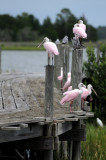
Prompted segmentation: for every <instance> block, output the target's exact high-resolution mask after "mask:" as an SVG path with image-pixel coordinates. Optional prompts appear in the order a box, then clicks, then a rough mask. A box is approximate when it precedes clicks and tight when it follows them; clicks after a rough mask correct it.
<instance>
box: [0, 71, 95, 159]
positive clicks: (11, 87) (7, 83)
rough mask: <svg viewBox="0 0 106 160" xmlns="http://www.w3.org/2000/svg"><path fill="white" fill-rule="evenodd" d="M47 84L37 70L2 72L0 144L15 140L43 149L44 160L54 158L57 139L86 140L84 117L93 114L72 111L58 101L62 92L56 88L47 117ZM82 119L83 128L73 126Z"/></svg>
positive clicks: (19, 144)
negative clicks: (45, 107) (45, 101)
mask: <svg viewBox="0 0 106 160" xmlns="http://www.w3.org/2000/svg"><path fill="white" fill-rule="evenodd" d="M44 88H45V81H44V78H42V77H37V76H36V74H22V73H20V74H17V73H14V74H7V73H6V74H1V75H0V145H1V144H4V143H7V142H8V143H12V142H13V143H12V144H13V145H14V147H16V146H17V144H18V146H21V147H23V148H24V149H27V148H28V149H33V150H42V151H43V152H44V153H45V154H44V155H45V156H44V160H52V159H53V157H52V154H50V153H51V152H53V150H57V147H58V140H60V141H85V140H86V129H85V126H84V124H83V122H82V120H83V119H87V118H89V117H93V116H94V114H93V113H91V112H83V111H79V112H78V111H74V112H73V113H70V112H69V110H70V108H69V106H68V105H67V106H61V105H60V104H59V101H60V99H61V97H62V95H61V92H59V91H58V90H57V89H56V88H54V114H53V118H52V119H51V118H49V117H45V113H44V99H45V97H44ZM79 121H80V122H81V128H80V129H78V128H73V126H74V125H76V124H77V123H78V122H79ZM23 141H24V143H23ZM14 142H15V143H14ZM47 155H48V156H47Z"/></svg>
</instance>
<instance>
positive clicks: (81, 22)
mask: <svg viewBox="0 0 106 160" xmlns="http://www.w3.org/2000/svg"><path fill="white" fill-rule="evenodd" d="M78 25H79V27H81V28H83V29H84V31H86V25H85V24H84V23H83V21H82V20H79V21H78Z"/></svg>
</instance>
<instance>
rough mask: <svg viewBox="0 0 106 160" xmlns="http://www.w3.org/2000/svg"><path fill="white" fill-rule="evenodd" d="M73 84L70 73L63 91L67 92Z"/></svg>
mask: <svg viewBox="0 0 106 160" xmlns="http://www.w3.org/2000/svg"><path fill="white" fill-rule="evenodd" d="M70 83H71V73H70V72H68V74H67V81H66V82H65V84H64V86H63V91H65V90H67V89H68V87H69V86H70Z"/></svg>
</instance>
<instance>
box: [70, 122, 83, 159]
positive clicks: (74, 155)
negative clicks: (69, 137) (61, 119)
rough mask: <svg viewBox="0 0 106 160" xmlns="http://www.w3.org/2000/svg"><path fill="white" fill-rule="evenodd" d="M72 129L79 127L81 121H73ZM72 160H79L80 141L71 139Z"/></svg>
mask: <svg viewBox="0 0 106 160" xmlns="http://www.w3.org/2000/svg"><path fill="white" fill-rule="evenodd" d="M73 129H81V121H80V120H79V121H78V122H73ZM72 160H81V142H80V141H77V140H75V141H73V152H72Z"/></svg>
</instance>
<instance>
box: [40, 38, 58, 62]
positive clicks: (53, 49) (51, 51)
mask: <svg viewBox="0 0 106 160" xmlns="http://www.w3.org/2000/svg"><path fill="white" fill-rule="evenodd" d="M42 44H43V46H44V48H45V49H46V52H47V53H48V64H49V61H50V55H52V64H53V55H59V52H58V49H57V46H56V44H55V43H53V42H50V40H49V38H47V37H45V38H44V40H43V42H42V43H41V44H40V45H39V46H38V47H40V46H41V45H42Z"/></svg>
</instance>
